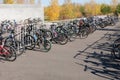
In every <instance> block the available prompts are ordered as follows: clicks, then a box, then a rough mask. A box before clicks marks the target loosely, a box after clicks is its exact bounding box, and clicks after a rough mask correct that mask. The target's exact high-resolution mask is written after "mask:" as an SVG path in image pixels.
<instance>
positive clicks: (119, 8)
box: [116, 4, 120, 13]
mask: <svg viewBox="0 0 120 80" xmlns="http://www.w3.org/2000/svg"><path fill="white" fill-rule="evenodd" d="M116 11H117V12H118V13H120V4H118V5H117V7H116Z"/></svg>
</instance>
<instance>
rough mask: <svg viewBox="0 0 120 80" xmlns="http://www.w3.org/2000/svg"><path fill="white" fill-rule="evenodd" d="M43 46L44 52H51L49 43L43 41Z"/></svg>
mask: <svg viewBox="0 0 120 80" xmlns="http://www.w3.org/2000/svg"><path fill="white" fill-rule="evenodd" d="M43 45H44V49H45V50H46V52H48V51H50V50H51V42H50V41H48V40H45V41H44V44H43Z"/></svg>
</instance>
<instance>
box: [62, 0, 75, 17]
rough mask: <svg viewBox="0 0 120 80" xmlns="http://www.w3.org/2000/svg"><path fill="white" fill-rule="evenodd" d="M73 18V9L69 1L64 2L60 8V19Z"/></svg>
mask: <svg viewBox="0 0 120 80" xmlns="http://www.w3.org/2000/svg"><path fill="white" fill-rule="evenodd" d="M74 17H75V14H74V7H73V4H72V2H71V0H64V4H63V5H62V7H61V11H60V18H61V19H72V18H74Z"/></svg>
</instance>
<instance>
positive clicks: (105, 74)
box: [74, 33, 120, 80]
mask: <svg viewBox="0 0 120 80" xmlns="http://www.w3.org/2000/svg"><path fill="white" fill-rule="evenodd" d="M115 34H116V33H113V34H111V35H115ZM109 35H110V34H108V33H107V34H105V35H104V36H103V37H101V38H100V39H99V40H97V41H95V42H94V43H92V44H91V45H88V47H86V48H85V49H84V50H83V51H78V53H77V54H76V55H75V56H74V59H77V61H76V62H75V64H77V65H80V66H83V68H84V71H89V72H90V73H92V74H94V75H96V76H99V77H101V78H104V79H108V80H120V60H118V59H115V58H114V57H113V56H112V55H111V49H112V42H113V41H114V40H115V39H116V38H117V37H118V35H116V36H115V37H114V38H113V36H111V37H109Z"/></svg>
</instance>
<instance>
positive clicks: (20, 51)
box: [15, 41, 25, 56]
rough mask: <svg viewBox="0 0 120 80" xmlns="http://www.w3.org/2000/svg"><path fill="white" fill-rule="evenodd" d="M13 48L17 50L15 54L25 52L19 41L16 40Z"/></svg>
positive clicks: (18, 54)
mask: <svg viewBox="0 0 120 80" xmlns="http://www.w3.org/2000/svg"><path fill="white" fill-rule="evenodd" d="M15 49H16V51H17V52H16V54H17V56H20V55H22V54H23V53H24V52H25V46H24V44H23V43H22V42H20V41H16V45H15Z"/></svg>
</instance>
